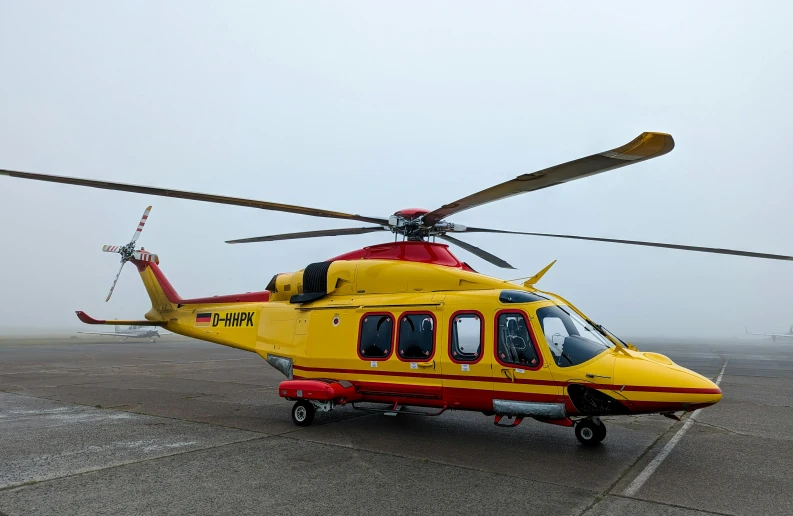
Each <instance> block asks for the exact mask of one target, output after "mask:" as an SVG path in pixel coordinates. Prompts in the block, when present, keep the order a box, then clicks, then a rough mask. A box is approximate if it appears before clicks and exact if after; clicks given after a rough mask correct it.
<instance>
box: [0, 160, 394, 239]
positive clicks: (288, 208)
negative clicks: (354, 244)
mask: <svg viewBox="0 0 793 516" xmlns="http://www.w3.org/2000/svg"><path fill="white" fill-rule="evenodd" d="M2 175H5V176H10V177H17V178H20V179H34V180H36V181H49V182H51V183H64V184H68V185H78V186H87V187H90V188H101V189H104V190H119V191H122V192H133V193H141V194H146V195H159V196H161V197H175V198H177V199H190V200H193V201H203V202H214V203H217V204H230V205H233V206H246V207H248V208H259V209H260V210H271V211H283V212H287V213H297V214H299V215H309V216H311V217H326V218H331V219H346V220H357V221H359V222H370V223H372V224H382V225H388V220H386V219H380V218H377V217H364V216H361V215H351V214H349V213H342V212H338V211H329V210H321V209H317V208H306V207H303V206H293V205H291V204H279V203H275V202H267V201H257V200H254V199H242V198H239V197H226V196H223V195H212V194H205V193H198V192H186V191H184V190H171V189H168V188H157V187H153V186H140V185H130V184H127V183H113V182H110V181H98V180H94V179H82V178H78V177H65V176H53V175H49V174H34V173H31V172H18V171H14V170H3V169H0V176H2Z"/></svg>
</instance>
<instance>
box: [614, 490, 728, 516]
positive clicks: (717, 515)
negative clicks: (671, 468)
mask: <svg viewBox="0 0 793 516" xmlns="http://www.w3.org/2000/svg"><path fill="white" fill-rule="evenodd" d="M610 496H613V497H615V498H624V499H626V500H637V501H640V502H646V503H650V504H653V505H661V506H664V507H675V508H677V509H685V510H688V511H698V512H704V513H705V514H713V515H714V516H735V514H733V513H729V512H716V511H710V510H708V509H698V508H696V507H689V506H687V505H680V504H677V503H667V502H659V501H657V500H648V499H647V498H636V497H632V496H624V495H621V494H618V493H614V494H611V495H610Z"/></svg>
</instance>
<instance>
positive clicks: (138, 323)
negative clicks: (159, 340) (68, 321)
mask: <svg viewBox="0 0 793 516" xmlns="http://www.w3.org/2000/svg"><path fill="white" fill-rule="evenodd" d="M75 313H76V314H77V318H78V319H80V320H81V321H82V322H84V323H85V324H110V325H116V324H117V325H120V326H165V321H146V320H143V321H134V320H128V321H119V320H112V321H107V320H105V319H94V318H93V317H91V316H90V315H88V314H87V313H85V312H83V311H80V310H78V311H76V312H75Z"/></svg>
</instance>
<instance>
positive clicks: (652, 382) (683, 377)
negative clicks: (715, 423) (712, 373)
mask: <svg viewBox="0 0 793 516" xmlns="http://www.w3.org/2000/svg"><path fill="white" fill-rule="evenodd" d="M614 383H615V384H618V385H621V386H624V387H622V391H621V393H620V394H622V395H623V396H624V397H625V398H626V400H627V401H628V402H629V404H630V406H632V407H633V410H634V411H636V412H642V413H646V412H677V411H685V412H690V411H693V410H696V409H700V408H704V407H709V406H711V405H715V404H716V403H718V402H719V401H720V400H721V398H722V392H721V389H720V388H719V386H718V385H716V384H715V383H713V382H712V381H711V380H709V379H708V378H705V377H704V376H702V375H701V374H699V373H696V372H694V371H691V370H690V369H686V368H685V367H681V366H679V365H677V364H675V363H674V362H672V360H670V359H669V358H668V357H666V356H664V355H660V354H657V353H631V356H630V357H628V356H625V357H620V358H619V359H618V360H617V361H616V363H615V364H614Z"/></svg>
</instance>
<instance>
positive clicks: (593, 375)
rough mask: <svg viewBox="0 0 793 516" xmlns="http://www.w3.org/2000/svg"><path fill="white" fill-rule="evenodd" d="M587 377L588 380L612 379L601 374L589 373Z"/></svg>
mask: <svg viewBox="0 0 793 516" xmlns="http://www.w3.org/2000/svg"><path fill="white" fill-rule="evenodd" d="M586 377H587V378H611V377H610V376H603V375H601V374H592V373H587V374H586Z"/></svg>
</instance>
